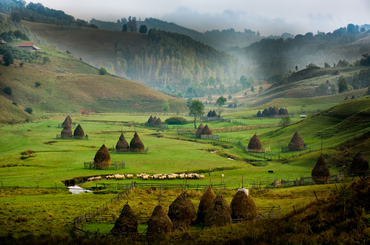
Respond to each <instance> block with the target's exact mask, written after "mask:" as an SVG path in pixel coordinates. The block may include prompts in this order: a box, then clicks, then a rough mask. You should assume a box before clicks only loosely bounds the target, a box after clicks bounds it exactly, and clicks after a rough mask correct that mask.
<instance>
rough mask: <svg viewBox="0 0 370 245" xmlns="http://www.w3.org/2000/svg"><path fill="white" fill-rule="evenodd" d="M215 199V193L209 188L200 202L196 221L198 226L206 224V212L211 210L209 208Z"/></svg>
mask: <svg viewBox="0 0 370 245" xmlns="http://www.w3.org/2000/svg"><path fill="white" fill-rule="evenodd" d="M215 198H216V196H215V194H214V193H213V190H212V188H211V187H208V188H207V190H206V191H205V192H204V194H203V196H202V198H201V199H200V202H199V206H198V212H197V220H196V223H197V224H201V223H204V217H206V211H207V209H208V208H209V206H211V204H212V202H213V200H215Z"/></svg>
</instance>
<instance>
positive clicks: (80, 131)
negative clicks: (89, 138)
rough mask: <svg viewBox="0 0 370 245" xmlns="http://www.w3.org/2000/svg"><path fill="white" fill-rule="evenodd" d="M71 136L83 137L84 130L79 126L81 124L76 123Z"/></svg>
mask: <svg viewBox="0 0 370 245" xmlns="http://www.w3.org/2000/svg"><path fill="white" fill-rule="evenodd" d="M73 137H74V138H75V139H83V138H84V137H85V132H84V130H83V129H82V127H81V124H78V125H77V127H76V128H75V131H74V132H73Z"/></svg>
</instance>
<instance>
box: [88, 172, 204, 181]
mask: <svg viewBox="0 0 370 245" xmlns="http://www.w3.org/2000/svg"><path fill="white" fill-rule="evenodd" d="M136 177H137V178H140V179H143V180H148V179H160V180H163V179H204V178H205V177H204V175H201V174H196V173H189V174H186V173H181V174H173V173H172V174H153V175H148V174H146V173H141V174H137V175H136ZM105 178H106V179H117V180H120V179H133V178H134V175H133V174H122V175H121V174H115V175H107V176H105ZM95 180H102V177H101V176H95V177H90V178H88V179H87V181H95Z"/></svg>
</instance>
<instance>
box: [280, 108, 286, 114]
mask: <svg viewBox="0 0 370 245" xmlns="http://www.w3.org/2000/svg"><path fill="white" fill-rule="evenodd" d="M279 115H282V116H284V115H285V110H284V109H283V108H280V109H279Z"/></svg>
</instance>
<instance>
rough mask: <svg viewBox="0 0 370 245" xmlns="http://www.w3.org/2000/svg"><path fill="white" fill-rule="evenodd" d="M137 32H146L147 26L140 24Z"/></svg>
mask: <svg viewBox="0 0 370 245" xmlns="http://www.w3.org/2000/svg"><path fill="white" fill-rule="evenodd" d="M139 32H140V33H144V34H146V33H147V32H148V28H147V27H146V25H141V26H140V29H139Z"/></svg>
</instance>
